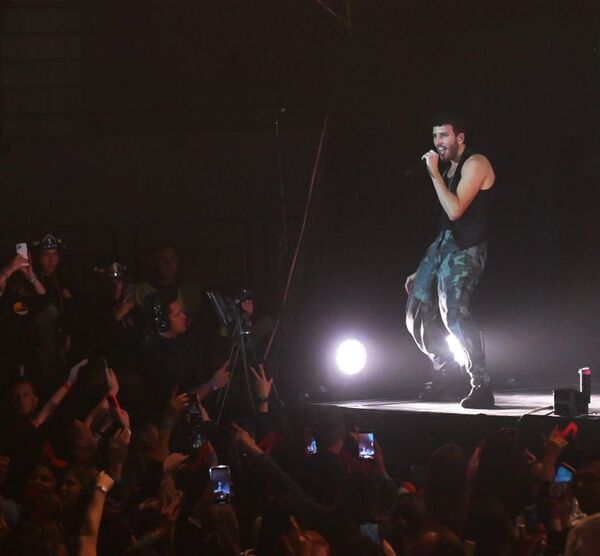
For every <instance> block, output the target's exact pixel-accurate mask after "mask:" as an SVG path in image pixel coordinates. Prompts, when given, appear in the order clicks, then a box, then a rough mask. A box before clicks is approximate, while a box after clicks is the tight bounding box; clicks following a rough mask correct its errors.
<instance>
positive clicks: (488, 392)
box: [460, 384, 496, 409]
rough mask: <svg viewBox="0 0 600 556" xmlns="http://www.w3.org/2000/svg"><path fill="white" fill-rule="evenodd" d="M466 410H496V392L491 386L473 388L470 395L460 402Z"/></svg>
mask: <svg viewBox="0 0 600 556" xmlns="http://www.w3.org/2000/svg"><path fill="white" fill-rule="evenodd" d="M460 405H461V407H464V408H466V409H494V408H495V407H496V403H495V401H494V392H492V389H491V387H490V386H489V385H487V384H485V385H483V386H473V388H471V392H470V393H469V395H468V396H467V397H466V398H465V399H464V400H462V401H461V402H460Z"/></svg>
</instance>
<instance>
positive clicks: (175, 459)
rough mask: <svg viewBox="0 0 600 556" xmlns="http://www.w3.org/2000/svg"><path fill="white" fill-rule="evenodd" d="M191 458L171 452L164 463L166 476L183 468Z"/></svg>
mask: <svg viewBox="0 0 600 556" xmlns="http://www.w3.org/2000/svg"><path fill="white" fill-rule="evenodd" d="M188 458H189V456H188V455H187V454H182V453H180V452H171V453H170V454H169V455H168V456H167V458H166V459H165V461H163V471H164V473H165V474H167V473H172V472H173V471H177V470H178V469H181V467H183V466H184V465H185V464H186V462H187V459H188Z"/></svg>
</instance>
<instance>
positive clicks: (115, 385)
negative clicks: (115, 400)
mask: <svg viewBox="0 0 600 556" xmlns="http://www.w3.org/2000/svg"><path fill="white" fill-rule="evenodd" d="M106 382H107V384H108V393H107V395H108V396H116V395H117V394H118V393H119V381H118V380H117V375H116V374H115V372H114V371H113V370H112V369H111V368H107V369H106Z"/></svg>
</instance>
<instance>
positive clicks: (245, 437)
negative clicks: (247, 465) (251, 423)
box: [231, 422, 263, 456]
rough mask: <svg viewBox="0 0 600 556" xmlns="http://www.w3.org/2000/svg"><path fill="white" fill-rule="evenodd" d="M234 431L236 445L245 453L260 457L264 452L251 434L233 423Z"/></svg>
mask: <svg viewBox="0 0 600 556" xmlns="http://www.w3.org/2000/svg"><path fill="white" fill-rule="evenodd" d="M231 426H232V428H233V430H234V431H235V433H234V435H233V437H234V440H235V441H236V443H237V444H238V445H239V446H240V447H241V448H242V449H243V450H245V451H247V452H248V453H250V454H254V455H257V456H258V455H260V454H262V453H263V451H262V450H261V449H260V448H259V447H258V445H257V444H256V442H254V439H253V438H252V437H251V436H250V433H249V432H248V431H247V430H246V429H243V428H242V427H240V426H239V425H238V424H237V423H233V422H232V423H231Z"/></svg>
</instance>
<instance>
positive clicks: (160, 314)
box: [150, 293, 171, 333]
mask: <svg viewBox="0 0 600 556" xmlns="http://www.w3.org/2000/svg"><path fill="white" fill-rule="evenodd" d="M150 303H151V307H152V320H153V321H154V325H155V326H156V329H157V330H158V331H159V332H163V333H164V332H168V331H169V328H170V326H171V323H170V322H169V319H168V317H167V316H166V315H165V312H164V309H163V305H162V303H161V300H160V295H159V294H158V293H153V294H152V295H151V299H150Z"/></svg>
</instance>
